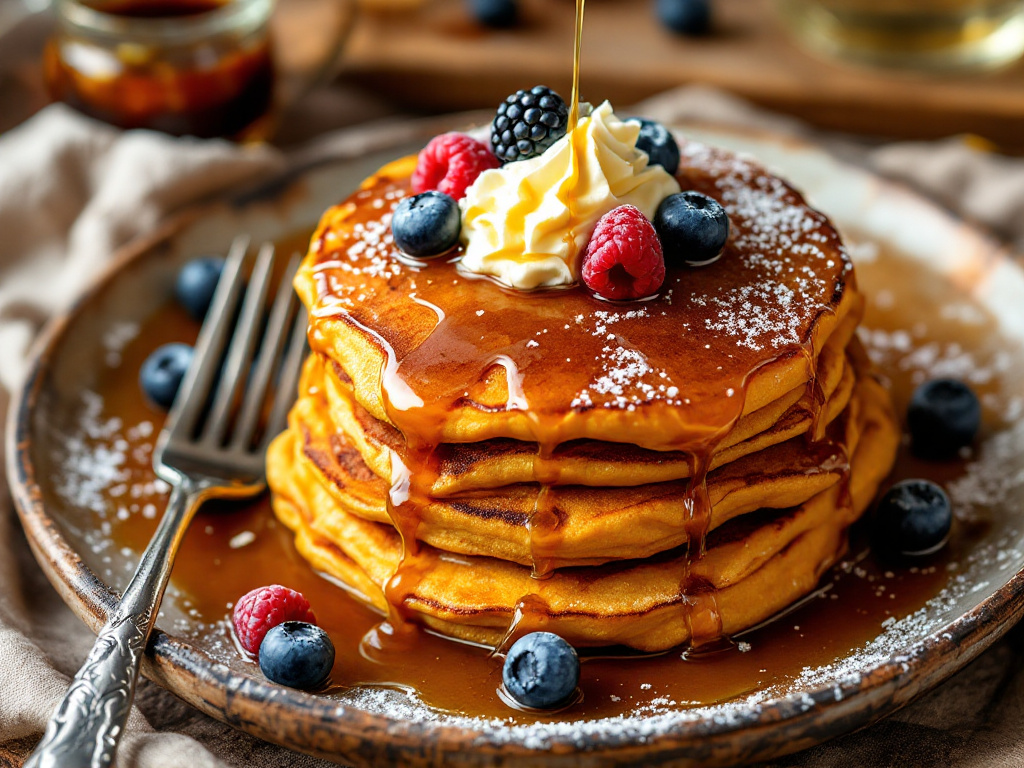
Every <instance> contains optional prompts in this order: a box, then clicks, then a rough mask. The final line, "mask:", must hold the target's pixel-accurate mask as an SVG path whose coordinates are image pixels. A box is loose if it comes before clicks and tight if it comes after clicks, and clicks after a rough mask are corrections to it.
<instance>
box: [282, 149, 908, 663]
mask: <svg viewBox="0 0 1024 768" xmlns="http://www.w3.org/2000/svg"><path fill="white" fill-rule="evenodd" d="M682 154H683V160H682V163H681V166H680V170H679V173H678V174H677V176H678V178H679V181H680V184H681V186H682V188H683V189H697V190H699V191H701V192H703V193H705V194H708V195H710V196H712V197H715V198H716V199H718V200H719V201H720V202H722V204H723V205H724V206H725V208H726V211H727V212H728V214H729V216H730V221H731V234H730V239H729V242H728V244H727V246H726V249H725V251H724V253H723V255H722V257H721V259H719V260H718V261H717V262H715V263H714V264H711V265H709V266H704V267H701V268H699V269H695V268H686V267H676V266H673V265H669V269H668V277H667V280H666V283H665V286H664V288H663V290H662V292H661V293H660V295H659V296H658V297H656V298H653V299H650V300H645V301H639V302H630V303H624V304H614V303H609V302H606V301H602V300H600V299H598V298H596V297H594V296H592V295H591V294H589V293H587V292H586V291H585V290H584V289H582V288H580V287H575V288H572V289H568V290H559V291H544V292H534V293H524V292H516V291H511V290H508V289H505V288H502V287H500V286H498V285H497V284H495V283H493V282H492V281H490V280H488V279H481V278H479V277H477V276H472V275H465V274H463V273H462V272H460V271H459V266H458V253H457V252H456V253H453V254H450V255H449V256H446V257H443V258H441V259H438V260H434V261H431V262H426V263H422V264H419V263H417V264H413V263H409V261H408V260H406V259H403V258H402V257H401V256H400V254H398V253H397V252H396V250H395V248H394V246H393V244H392V241H391V237H390V233H389V223H390V214H391V211H392V210H393V209H394V206H395V205H396V204H397V202H398V201H399V200H400V199H401V198H402V197H403V196H405V195H407V194H409V176H410V175H411V172H412V170H413V168H414V166H415V158H405V159H403V160H400V161H396V162H395V163H392V164H390V165H388V166H386V167H385V168H383V169H382V170H381V171H380V172H378V173H377V174H375V175H374V176H373V177H371V178H370V179H368V180H367V181H366V182H365V183H364V185H363V187H362V188H361V189H360V190H359V191H358V192H356V193H355V194H354V195H352V196H351V197H350V198H349V199H348V200H346V201H344V202H343V203H341V204H339V205H338V206H335V207H334V208H332V209H330V210H329V211H328V212H327V213H326V214H325V216H324V218H323V219H322V221H321V224H320V226H319V228H318V230H317V232H316V234H315V235H314V237H313V241H312V244H311V246H310V251H309V254H308V255H307V257H306V259H305V261H304V262H303V265H302V266H301V268H300V270H299V273H298V275H297V276H296V280H295V285H296V288H297V290H298V292H299V294H300V296H301V297H302V300H303V302H304V303H305V305H306V307H307V308H308V310H309V314H310V330H309V340H310V346H311V349H312V354H311V355H310V357H309V360H308V361H307V363H306V366H305V369H304V373H303V380H302V384H301V388H300V396H299V400H298V402H297V404H296V405H295V407H294V409H293V411H292V413H291V417H290V422H289V429H288V430H287V431H286V432H285V433H284V434H282V435H281V436H280V437H279V438H278V439H277V440H276V441H275V443H274V444H273V446H272V448H271V451H270V454H269V456H268V479H269V482H270V485H271V488H272V490H273V492H274V509H275V512H276V514H277V515H278V517H279V518H280V519H281V520H282V521H283V522H284V523H285V524H286V525H288V526H289V527H290V528H291V529H292V530H293V531H294V533H295V537H296V543H297V545H298V548H299V551H300V552H301V553H302V554H303V556H305V557H306V558H307V559H308V560H309V561H310V563H311V564H312V565H313V566H314V567H315V568H316V569H318V570H320V571H323V572H325V573H327V574H329V575H330V576H332V577H333V578H335V579H336V580H338V581H340V582H341V583H343V584H345V585H347V586H348V587H350V588H351V590H352V591H353V592H354V593H355V594H357V595H360V596H361V597H363V598H364V599H365V600H366V601H367V602H369V603H371V604H373V605H375V606H377V607H378V608H380V609H381V610H382V611H387V612H388V613H389V615H390V617H391V620H392V621H402V622H416V623H420V624H423V625H426V626H428V627H431V628H433V629H435V630H437V631H440V632H442V633H445V634H448V635H451V636H454V637H458V638H462V639H466V640H471V641H475V642H480V643H485V644H488V645H492V646H497V645H500V644H501V643H502V641H503V639H506V640H507V639H508V638H509V637H510V636H512V635H515V634H520V633H521V632H523V631H525V630H527V629H530V630H532V629H538V628H544V629H547V630H549V631H553V632H556V633H558V634H560V635H561V636H562V637H564V638H565V639H566V640H568V641H569V642H571V643H574V644H576V645H614V644H624V645H628V646H632V647H635V648H638V649H643V650H652V651H653V650H662V649H665V648H669V647H672V646H675V645H679V644H681V643H686V642H692V643H703V642H707V641H710V640H713V639H715V638H716V637H718V636H722V635H732V634H736V633H737V632H739V631H741V630H743V629H745V628H748V627H751V626H753V625H755V624H757V623H759V622H761V621H763V620H765V619H766V618H768V617H770V616H771V615H772V614H774V613H776V612H778V611H780V610H781V609H783V608H785V607H786V606H787V605H788V604H790V603H791V602H793V601H794V600H796V599H798V598H800V597H801V596H803V595H805V594H807V593H808V592H810V591H812V590H813V588H814V586H815V584H816V583H817V581H818V579H819V577H820V576H821V574H822V572H823V571H824V570H825V569H827V568H828V567H829V566H830V565H831V564H833V563H834V562H835V561H836V560H837V558H838V557H840V556H841V555H842V553H843V552H844V550H845V546H846V531H847V528H848V527H849V526H850V524H851V523H852V522H853V521H855V520H856V519H857V517H858V516H859V515H860V514H861V513H862V512H863V510H864V509H865V507H866V506H867V505H868V504H869V503H870V501H871V499H872V497H873V496H874V494H875V491H876V489H877V487H878V484H879V483H880V482H881V480H882V479H883V478H884V477H885V475H887V474H888V472H889V470H890V468H891V465H892V462H893V460H894V456H895V450H896V445H897V442H898V428H897V424H896V420H895V418H894V415H893V413H892V408H891V404H890V402H889V398H888V395H887V393H886V391H885V390H884V389H883V388H882V387H881V386H880V385H879V384H878V383H877V381H876V380H875V379H874V378H873V376H872V374H871V371H870V366H869V364H868V363H867V361H866V358H865V356H864V354H863V351H862V350H861V348H860V346H859V343H858V341H857V339H856V333H855V332H856V327H857V324H858V322H859V320H860V316H861V312H862V307H863V298H862V296H861V295H860V294H859V293H858V292H857V289H856V283H855V279H854V274H853V271H852V267H851V264H850V262H849V258H848V256H847V254H846V252H845V250H844V249H843V247H842V245H841V243H840V240H839V237H838V235H837V233H836V232H835V230H834V229H833V228H832V226H831V225H830V223H829V222H828V221H827V219H826V218H825V217H824V216H822V215H821V214H820V213H818V212H816V211H814V210H812V209H811V208H809V207H808V206H807V205H806V204H805V203H804V201H803V199H802V198H801V197H800V195H799V194H798V193H797V192H795V191H794V190H792V189H791V188H790V187H788V186H787V185H786V184H785V183H784V182H782V181H780V180H779V179H778V178H776V177H774V176H772V175H771V174H769V173H768V172H767V171H765V170H764V169H763V168H761V167H760V166H758V165H756V164H755V163H753V162H752V161H749V160H747V159H742V158H738V157H735V156H733V155H731V154H729V153H726V152H723V151H719V150H714V149H710V148H708V147H706V146H704V145H701V144H697V143H692V142H687V143H683V144H682Z"/></svg>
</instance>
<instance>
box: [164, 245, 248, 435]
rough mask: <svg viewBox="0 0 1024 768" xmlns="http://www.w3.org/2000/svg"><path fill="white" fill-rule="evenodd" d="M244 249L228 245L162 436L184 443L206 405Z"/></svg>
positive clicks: (237, 286) (235, 294)
mask: <svg viewBox="0 0 1024 768" xmlns="http://www.w3.org/2000/svg"><path fill="white" fill-rule="evenodd" d="M248 249H249V238H247V237H244V236H241V237H236V238H235V239H234V241H233V242H232V243H231V248H230V249H229V251H228V256H227V260H226V261H225V264H224V272H223V273H222V275H221V279H220V282H218V283H217V290H216V291H215V292H214V295H213V300H212V302H211V303H210V310H209V312H208V313H207V316H206V321H205V322H204V323H203V327H202V330H201V331H200V332H199V338H198V339H197V340H196V346H195V352H194V354H193V358H192V364H191V365H190V366H189V369H188V373H187V374H186V375H185V378H184V380H183V381H182V384H181V389H180V390H179V391H180V394H179V396H178V397H177V399H176V400H175V401H174V406H173V407H172V408H171V411H170V413H169V414H168V415H167V425H166V427H165V429H164V434H165V435H170V436H172V437H178V436H182V437H185V438H186V439H187V438H188V437H191V435H192V433H193V432H194V431H195V426H196V421H197V420H198V419H199V416H200V415H201V414H202V412H203V407H204V406H205V405H206V401H207V399H208V395H209V392H210V387H211V386H212V383H213V377H214V376H215V375H216V372H217V368H218V367H219V366H217V365H215V363H217V362H218V361H219V360H220V358H221V355H222V354H223V350H224V345H225V344H226V343H227V336H228V333H229V332H230V330H231V322H230V320H231V315H232V314H233V312H234V309H235V306H236V305H237V303H238V295H239V292H240V291H241V288H242V264H243V262H244V261H245V254H246V251H248Z"/></svg>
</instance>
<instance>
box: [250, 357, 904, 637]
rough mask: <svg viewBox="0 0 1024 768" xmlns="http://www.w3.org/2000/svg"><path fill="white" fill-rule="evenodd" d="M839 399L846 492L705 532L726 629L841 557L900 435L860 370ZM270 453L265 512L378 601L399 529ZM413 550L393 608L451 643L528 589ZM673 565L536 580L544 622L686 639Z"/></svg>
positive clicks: (792, 593)
mask: <svg viewBox="0 0 1024 768" xmlns="http://www.w3.org/2000/svg"><path fill="white" fill-rule="evenodd" d="M852 402H853V403H854V404H855V405H853V406H851V408H850V409H849V414H848V416H847V418H846V420H847V422H848V424H849V426H850V429H849V431H848V435H847V436H846V438H845V439H847V440H849V441H851V442H855V443H856V445H857V448H856V450H855V452H854V454H853V457H852V460H851V469H850V473H849V478H848V486H844V485H842V484H832V485H831V486H829V487H828V488H826V489H825V490H823V491H822V492H820V493H818V494H816V495H815V496H813V497H811V498H810V499H808V500H807V501H806V502H804V503H803V504H801V505H798V506H797V507H796V508H793V509H789V510H785V511H783V512H781V513H776V514H774V515H771V514H765V513H758V514H761V515H763V517H762V519H758V520H754V519H753V518H752V519H751V520H749V521H745V520H744V519H743V518H740V519H739V520H737V521H735V524H736V527H735V529H733V530H730V527H729V526H724V527H723V528H722V529H721V532H720V533H714V534H712V535H711V537H709V540H708V553H707V555H706V557H704V558H703V559H702V560H700V561H699V562H698V564H697V565H696V568H698V569H699V570H700V574H701V575H702V576H704V577H705V578H706V579H708V580H709V581H710V582H711V583H712V584H713V585H714V586H715V587H716V589H717V590H718V591H717V607H718V611H719V613H720V615H721V619H722V629H723V631H724V632H725V633H727V634H731V633H734V632H737V631H739V630H741V629H743V628H745V627H748V626H751V625H753V624H755V623H757V622H759V621H761V620H763V619H764V618H766V617H768V616H770V615H771V614H773V613H775V612H776V611H778V610H780V609H781V608H783V607H784V606H785V605H787V604H788V603H790V602H791V601H792V600H794V599H796V598H797V597H799V596H800V595H802V594H805V593H806V592H808V591H809V590H810V589H811V588H812V587H813V585H814V584H815V583H816V581H817V579H818V577H819V576H820V574H821V572H822V571H823V570H824V569H825V568H827V567H828V566H829V565H830V564H831V563H833V562H834V561H835V559H836V558H837V557H838V556H839V555H840V554H841V552H842V551H843V548H844V544H845V533H844V532H845V529H846V527H847V526H848V525H849V524H850V523H851V522H852V521H853V520H854V519H856V517H857V516H858V515H859V514H860V512H861V511H862V510H863V509H864V507H865V506H866V505H867V504H868V503H869V502H870V500H871V498H872V496H873V495H874V492H875V490H876V488H877V485H878V483H879V482H880V481H881V479H882V478H883V477H884V476H885V475H886V474H887V473H888V471H889V467H890V466H891V464H892V460H893V457H894V454H895V450H896V446H897V443H898V439H899V433H898V429H897V426H896V421H895V418H894V416H893V414H892V412H891V405H890V403H889V400H888V395H887V393H886V392H885V391H884V389H882V388H881V386H880V385H879V384H877V383H876V382H875V381H874V380H873V379H872V378H870V377H867V378H864V379H862V380H861V381H860V382H859V383H858V386H857V391H856V394H855V395H854V398H853V401H852ZM854 435H856V436H855V437H854ZM271 456H272V461H271V462H270V464H269V465H268V468H269V471H270V474H269V476H268V479H269V480H270V482H271V483H272V485H273V487H274V488H275V489H276V490H277V492H276V494H275V497H274V507H275V510H276V512H277V514H278V516H279V517H280V518H281V519H282V520H283V521H284V522H285V524H287V525H288V526H289V527H291V528H292V529H293V530H294V531H295V534H296V543H297V545H298V547H299V549H300V551H301V552H302V553H303V555H304V556H305V557H306V558H307V559H308V560H310V562H311V563H312V564H313V565H314V567H316V568H318V569H320V570H323V571H325V572H326V573H329V574H330V575H332V576H334V577H335V578H338V579H340V580H341V581H342V582H344V583H345V584H348V585H349V586H350V587H351V588H352V589H353V590H354V591H356V592H358V593H362V594H363V595H364V596H365V597H366V599H367V600H368V601H370V602H371V603H372V604H373V605H375V606H376V607H378V608H380V609H384V607H385V601H384V597H383V594H382V591H381V589H382V585H383V584H384V583H386V582H387V580H388V579H389V578H390V577H391V575H392V573H394V571H395V569H396V567H397V565H398V561H399V558H400V557H401V553H402V546H401V541H400V537H399V536H398V534H397V533H396V532H395V531H394V529H393V528H392V527H391V526H389V525H386V524H380V523H372V522H369V521H366V520H363V519H361V518H359V517H356V516H354V515H350V514H348V513H346V512H344V511H342V510H341V509H340V508H339V507H338V505H337V502H336V501H335V499H334V497H333V496H332V495H331V494H330V492H329V491H328V490H327V488H326V487H325V486H324V484H323V483H322V482H321V481H320V479H319V478H317V476H316V473H315V472H314V470H313V469H312V466H311V465H310V464H309V463H308V462H304V461H303V460H302V450H301V445H300V444H299V440H298V438H297V435H296V432H295V431H294V430H290V431H288V432H286V433H284V434H283V435H282V436H281V437H280V438H278V439H277V440H276V441H275V443H274V444H273V446H272V448H271ZM846 494H848V498H847V500H846V501H845V503H844V495H846ZM325 510H326V511H325ZM765 518H766V519H765ZM744 523H747V525H746V526H744ZM753 523H759V524H753ZM420 557H421V561H422V563H423V564H424V572H423V575H422V578H421V579H420V581H419V582H418V584H417V586H416V589H415V591H414V592H413V594H411V595H410V596H409V597H408V598H407V601H406V607H407V608H409V609H411V610H412V611H414V612H415V613H416V614H417V615H418V617H419V618H420V620H422V621H423V622H424V623H425V624H427V625H428V626H432V627H435V628H437V629H439V630H440V631H442V632H445V633H446V634H451V635H453V636H456V637H461V638H465V639H470V640H474V641H479V642H485V643H489V644H492V645H493V644H496V643H497V642H498V641H499V640H500V638H501V636H502V635H503V633H504V632H505V630H506V628H507V627H508V625H509V622H510V620H511V616H512V613H513V611H514V609H515V606H516V604H517V602H518V601H519V600H520V598H522V597H523V596H524V595H528V594H530V593H531V592H534V591H536V590H537V589H538V586H537V584H536V582H534V581H533V580H532V579H531V577H530V570H529V569H528V568H524V567H522V566H519V565H516V564H513V563H510V562H507V561H503V560H499V559H494V558H490V557H473V556H465V555H450V554H447V553H446V552H444V551H443V550H438V549H435V548H433V547H429V546H426V547H424V548H423V550H422V551H421V554H420ZM684 560H685V557H684V555H682V554H679V553H678V551H676V550H673V551H669V552H666V553H664V554H662V555H658V556H655V557H649V558H645V559H642V560H629V561H622V562H620V563H614V564H608V565H603V566H592V567H580V568H565V569H560V570H558V571H556V572H555V573H554V574H553V575H552V576H551V577H550V578H548V579H547V580H545V581H544V582H543V585H542V586H541V587H540V588H541V589H542V594H543V599H544V601H545V603H546V604H547V606H548V608H549V612H550V614H549V616H548V617H547V622H548V623H547V626H548V628H549V629H550V630H551V631H554V632H557V633H558V634H560V635H562V636H563V637H564V638H565V639H567V640H568V641H569V642H571V643H574V644H577V645H605V644H619V643H622V644H626V645H630V646H633V647H636V648H640V649H643V650H662V649H665V648H668V647H672V646H674V645H677V644H679V643H682V642H685V641H686V640H687V638H688V632H689V630H688V623H687V622H686V621H685V620H684V618H685V613H686V610H687V600H686V598H685V597H683V596H681V595H680V574H681V573H682V570H683V567H684V564H683V563H684Z"/></svg>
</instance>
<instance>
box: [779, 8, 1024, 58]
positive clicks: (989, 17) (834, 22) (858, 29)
mask: <svg viewBox="0 0 1024 768" xmlns="http://www.w3.org/2000/svg"><path fill="white" fill-rule="evenodd" d="M778 3H779V9H780V12H781V14H782V17H783V19H784V20H785V21H786V23H787V25H788V26H789V27H790V29H791V30H792V31H793V33H794V34H795V35H796V37H797V38H798V39H799V40H800V41H801V42H802V43H803V44H804V45H805V46H806V47H808V48H811V49H812V50H815V51H817V52H819V53H824V54H826V55H828V56H833V57H837V58H841V59H846V60H850V61H855V62H859V63H864V64H870V65H877V66H888V67H900V68H905V69H917V70H957V69H959V70H971V69H989V68H994V67H998V66H1001V65H1004V64H1007V63H1009V62H1012V61H1014V60H1016V59H1017V58H1019V57H1020V55H1021V54H1022V53H1024V1H1022V0H778Z"/></svg>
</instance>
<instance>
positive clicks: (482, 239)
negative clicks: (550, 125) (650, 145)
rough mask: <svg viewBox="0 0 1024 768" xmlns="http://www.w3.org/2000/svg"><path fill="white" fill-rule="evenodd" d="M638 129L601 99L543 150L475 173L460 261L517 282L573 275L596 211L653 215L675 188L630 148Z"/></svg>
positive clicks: (548, 283) (534, 284)
mask: <svg viewBox="0 0 1024 768" xmlns="http://www.w3.org/2000/svg"><path fill="white" fill-rule="evenodd" d="M639 134H640V126H639V124H638V123H633V122H623V121H622V120H619V118H617V117H616V116H615V113H614V112H612V107H611V105H610V104H609V103H608V102H607V101H606V102H604V103H603V104H601V106H599V107H598V108H597V109H595V110H593V112H591V113H590V115H588V116H586V117H583V118H582V119H581V120H580V121H579V123H578V125H577V128H576V131H575V132H574V133H569V134H567V135H566V136H563V137H562V138H561V139H559V140H558V141H557V142H556V143H555V144H554V145H552V146H551V147H550V148H549V149H548V150H547V151H546V152H545V153H544V154H543V155H540V156H538V157H532V158H530V159H528V160H519V161H517V162H514V163H509V164H508V165H505V166H503V167H501V168H495V169H492V170H487V171H484V172H483V173H482V174H480V176H479V177H478V178H477V180H476V181H475V182H474V183H473V185H472V186H471V187H470V188H469V189H468V190H467V192H466V196H465V197H464V198H463V199H462V201H461V203H460V205H461V206H462V241H463V243H464V244H465V246H466V248H465V253H464V255H463V257H462V262H461V269H462V270H464V271H467V272H475V273H477V274H481V275H490V276H492V277H494V278H497V279H498V280H499V281H501V282H502V283H504V284H506V285H509V286H511V287H513V288H518V289H521V290H529V289H531V288H540V287H553V286H560V285H571V284H572V283H574V282H576V280H577V279H578V277H579V266H580V265H579V261H580V258H579V256H580V255H581V254H582V252H583V249H584V248H586V245H587V241H588V240H590V236H591V234H592V233H593V231H594V227H595V226H596V225H597V220H598V219H600V218H601V217H602V216H603V215H604V214H606V213H607V212H608V211H610V210H612V209H613V208H616V207H618V206H620V205H626V204H629V205H635V206H636V207H637V208H639V209H640V210H641V211H643V213H644V215H645V216H647V218H648V219H652V218H653V217H654V213H655V211H656V210H657V209H658V205H659V204H660V203H661V201H662V200H664V199H665V198H666V197H668V196H669V195H671V194H675V193H676V192H678V191H679V184H678V182H677V181H676V180H675V179H674V178H673V177H672V176H671V175H670V174H669V173H668V172H667V171H666V170H665V169H664V168H662V167H661V166H660V165H649V164H648V158H647V154H646V153H644V152H642V151H641V150H639V149H637V148H636V140H637V137H638V136H639ZM570 142H571V144H570Z"/></svg>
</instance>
